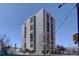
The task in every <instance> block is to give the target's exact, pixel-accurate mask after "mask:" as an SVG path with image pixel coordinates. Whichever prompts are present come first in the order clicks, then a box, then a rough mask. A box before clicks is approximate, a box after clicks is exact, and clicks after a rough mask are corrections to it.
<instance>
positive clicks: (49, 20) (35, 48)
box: [22, 9, 55, 55]
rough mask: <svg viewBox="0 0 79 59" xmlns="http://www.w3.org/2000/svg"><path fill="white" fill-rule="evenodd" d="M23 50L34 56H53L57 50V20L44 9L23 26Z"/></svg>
mask: <svg viewBox="0 0 79 59" xmlns="http://www.w3.org/2000/svg"><path fill="white" fill-rule="evenodd" d="M22 37H23V39H22V49H23V50H27V52H28V53H29V54H30V55H32V54H35V55H45V54H48V55H50V54H52V53H53V52H54V49H55V19H54V17H52V16H51V15H50V14H49V13H48V12H46V11H45V10H44V9H41V10H40V11H39V12H38V13H37V14H35V15H33V16H31V17H30V18H29V19H27V20H26V22H25V23H24V24H23V25H22Z"/></svg>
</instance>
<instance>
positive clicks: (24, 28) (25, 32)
mask: <svg viewBox="0 0 79 59" xmlns="http://www.w3.org/2000/svg"><path fill="white" fill-rule="evenodd" d="M24 38H26V26H25V27H24Z"/></svg>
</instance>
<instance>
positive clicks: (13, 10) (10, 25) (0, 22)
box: [0, 3, 77, 47]
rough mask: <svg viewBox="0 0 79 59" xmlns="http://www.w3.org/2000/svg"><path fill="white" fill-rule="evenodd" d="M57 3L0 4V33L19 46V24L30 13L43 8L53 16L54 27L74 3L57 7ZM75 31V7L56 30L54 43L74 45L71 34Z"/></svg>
mask: <svg viewBox="0 0 79 59" xmlns="http://www.w3.org/2000/svg"><path fill="white" fill-rule="evenodd" d="M58 5H59V4H55V3H54V4H53V3H52V4H27V3H26V4H0V34H2V33H5V34H6V35H7V36H9V37H10V40H11V42H12V44H15V43H16V44H17V47H21V42H22V36H21V26H22V24H23V23H24V21H26V20H27V19H28V18H29V17H30V16H31V15H34V14H35V13H36V12H38V11H39V10H40V9H42V8H44V9H45V10H46V11H48V12H49V13H50V14H51V15H52V16H54V17H55V22H56V23H55V25H56V27H55V28H56V29H57V28H58V27H59V25H60V24H61V22H62V20H64V18H65V17H63V16H64V15H65V16H67V14H68V13H69V11H70V10H71V9H72V8H73V6H74V5H75V4H65V5H64V6H62V7H61V8H58ZM76 32H77V16H76V8H75V9H73V12H72V13H71V14H70V16H69V17H68V19H67V21H66V22H65V23H64V24H63V26H62V27H61V28H60V29H59V30H58V31H57V32H56V45H57V44H58V45H63V46H65V47H69V46H70V47H76V45H75V44H74V42H73V38H72V35H73V34H74V33H76Z"/></svg>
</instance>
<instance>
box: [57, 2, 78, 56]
mask: <svg viewBox="0 0 79 59" xmlns="http://www.w3.org/2000/svg"><path fill="white" fill-rule="evenodd" d="M64 4H65V3H62V4H60V5H59V6H58V8H61V7H62V6H63V5H64ZM76 7H77V24H78V25H77V27H78V36H79V4H78V3H77V4H76ZM77 44H78V55H79V37H78V40H77Z"/></svg>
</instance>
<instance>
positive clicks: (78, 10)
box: [77, 3, 79, 56]
mask: <svg viewBox="0 0 79 59" xmlns="http://www.w3.org/2000/svg"><path fill="white" fill-rule="evenodd" d="M77 24H78V25H77V26H78V36H79V3H77ZM78 56H79V37H78Z"/></svg>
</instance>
